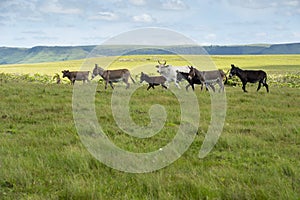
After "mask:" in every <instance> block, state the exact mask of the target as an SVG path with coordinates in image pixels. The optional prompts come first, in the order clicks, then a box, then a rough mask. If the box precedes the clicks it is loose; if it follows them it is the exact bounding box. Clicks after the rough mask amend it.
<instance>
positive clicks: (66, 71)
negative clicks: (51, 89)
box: [61, 70, 70, 78]
mask: <svg viewBox="0 0 300 200" xmlns="http://www.w3.org/2000/svg"><path fill="white" fill-rule="evenodd" d="M61 72H62V73H63V78H65V77H69V75H70V71H69V70H64V71H61Z"/></svg>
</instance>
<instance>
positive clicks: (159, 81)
mask: <svg viewBox="0 0 300 200" xmlns="http://www.w3.org/2000/svg"><path fill="white" fill-rule="evenodd" d="M143 81H146V82H147V83H148V84H149V86H148V88H147V90H149V89H150V88H151V87H152V88H153V89H154V86H157V85H161V86H162V87H163V88H166V89H167V86H165V82H166V81H167V79H166V78H165V77H163V76H148V75H147V74H145V73H143V72H142V73H141V81H140V82H141V83H142V82H143Z"/></svg>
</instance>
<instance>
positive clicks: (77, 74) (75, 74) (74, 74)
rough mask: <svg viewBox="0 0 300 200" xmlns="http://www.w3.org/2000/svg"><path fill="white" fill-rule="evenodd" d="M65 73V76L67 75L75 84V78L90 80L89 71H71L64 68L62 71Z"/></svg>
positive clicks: (77, 79)
mask: <svg viewBox="0 0 300 200" xmlns="http://www.w3.org/2000/svg"><path fill="white" fill-rule="evenodd" d="M62 73H63V78H65V77H67V78H68V79H69V80H70V81H71V84H72V85H74V83H75V80H76V81H82V82H83V83H85V82H86V81H87V82H89V73H90V72H89V71H69V70H64V71H62Z"/></svg>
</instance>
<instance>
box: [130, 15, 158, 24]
mask: <svg viewBox="0 0 300 200" xmlns="http://www.w3.org/2000/svg"><path fill="white" fill-rule="evenodd" d="M132 19H133V21H135V22H146V23H151V22H153V21H154V19H153V18H152V17H151V15H148V14H145V13H144V14H142V15H136V16H133V18H132Z"/></svg>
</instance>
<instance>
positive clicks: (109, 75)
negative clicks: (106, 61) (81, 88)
mask: <svg viewBox="0 0 300 200" xmlns="http://www.w3.org/2000/svg"><path fill="white" fill-rule="evenodd" d="M97 75H100V76H101V77H102V78H103V79H104V81H105V89H107V84H108V83H109V84H110V86H111V88H112V89H114V86H113V84H112V83H113V82H120V81H123V82H124V83H126V85H127V86H126V89H127V88H129V87H130V84H129V82H128V79H129V78H131V80H132V82H133V83H135V81H134V80H133V78H132V77H131V75H130V72H129V70H128V69H115V70H104V69H103V68H102V67H98V65H97V64H95V68H94V70H93V74H92V79H93V78H95V77H96V76H97Z"/></svg>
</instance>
